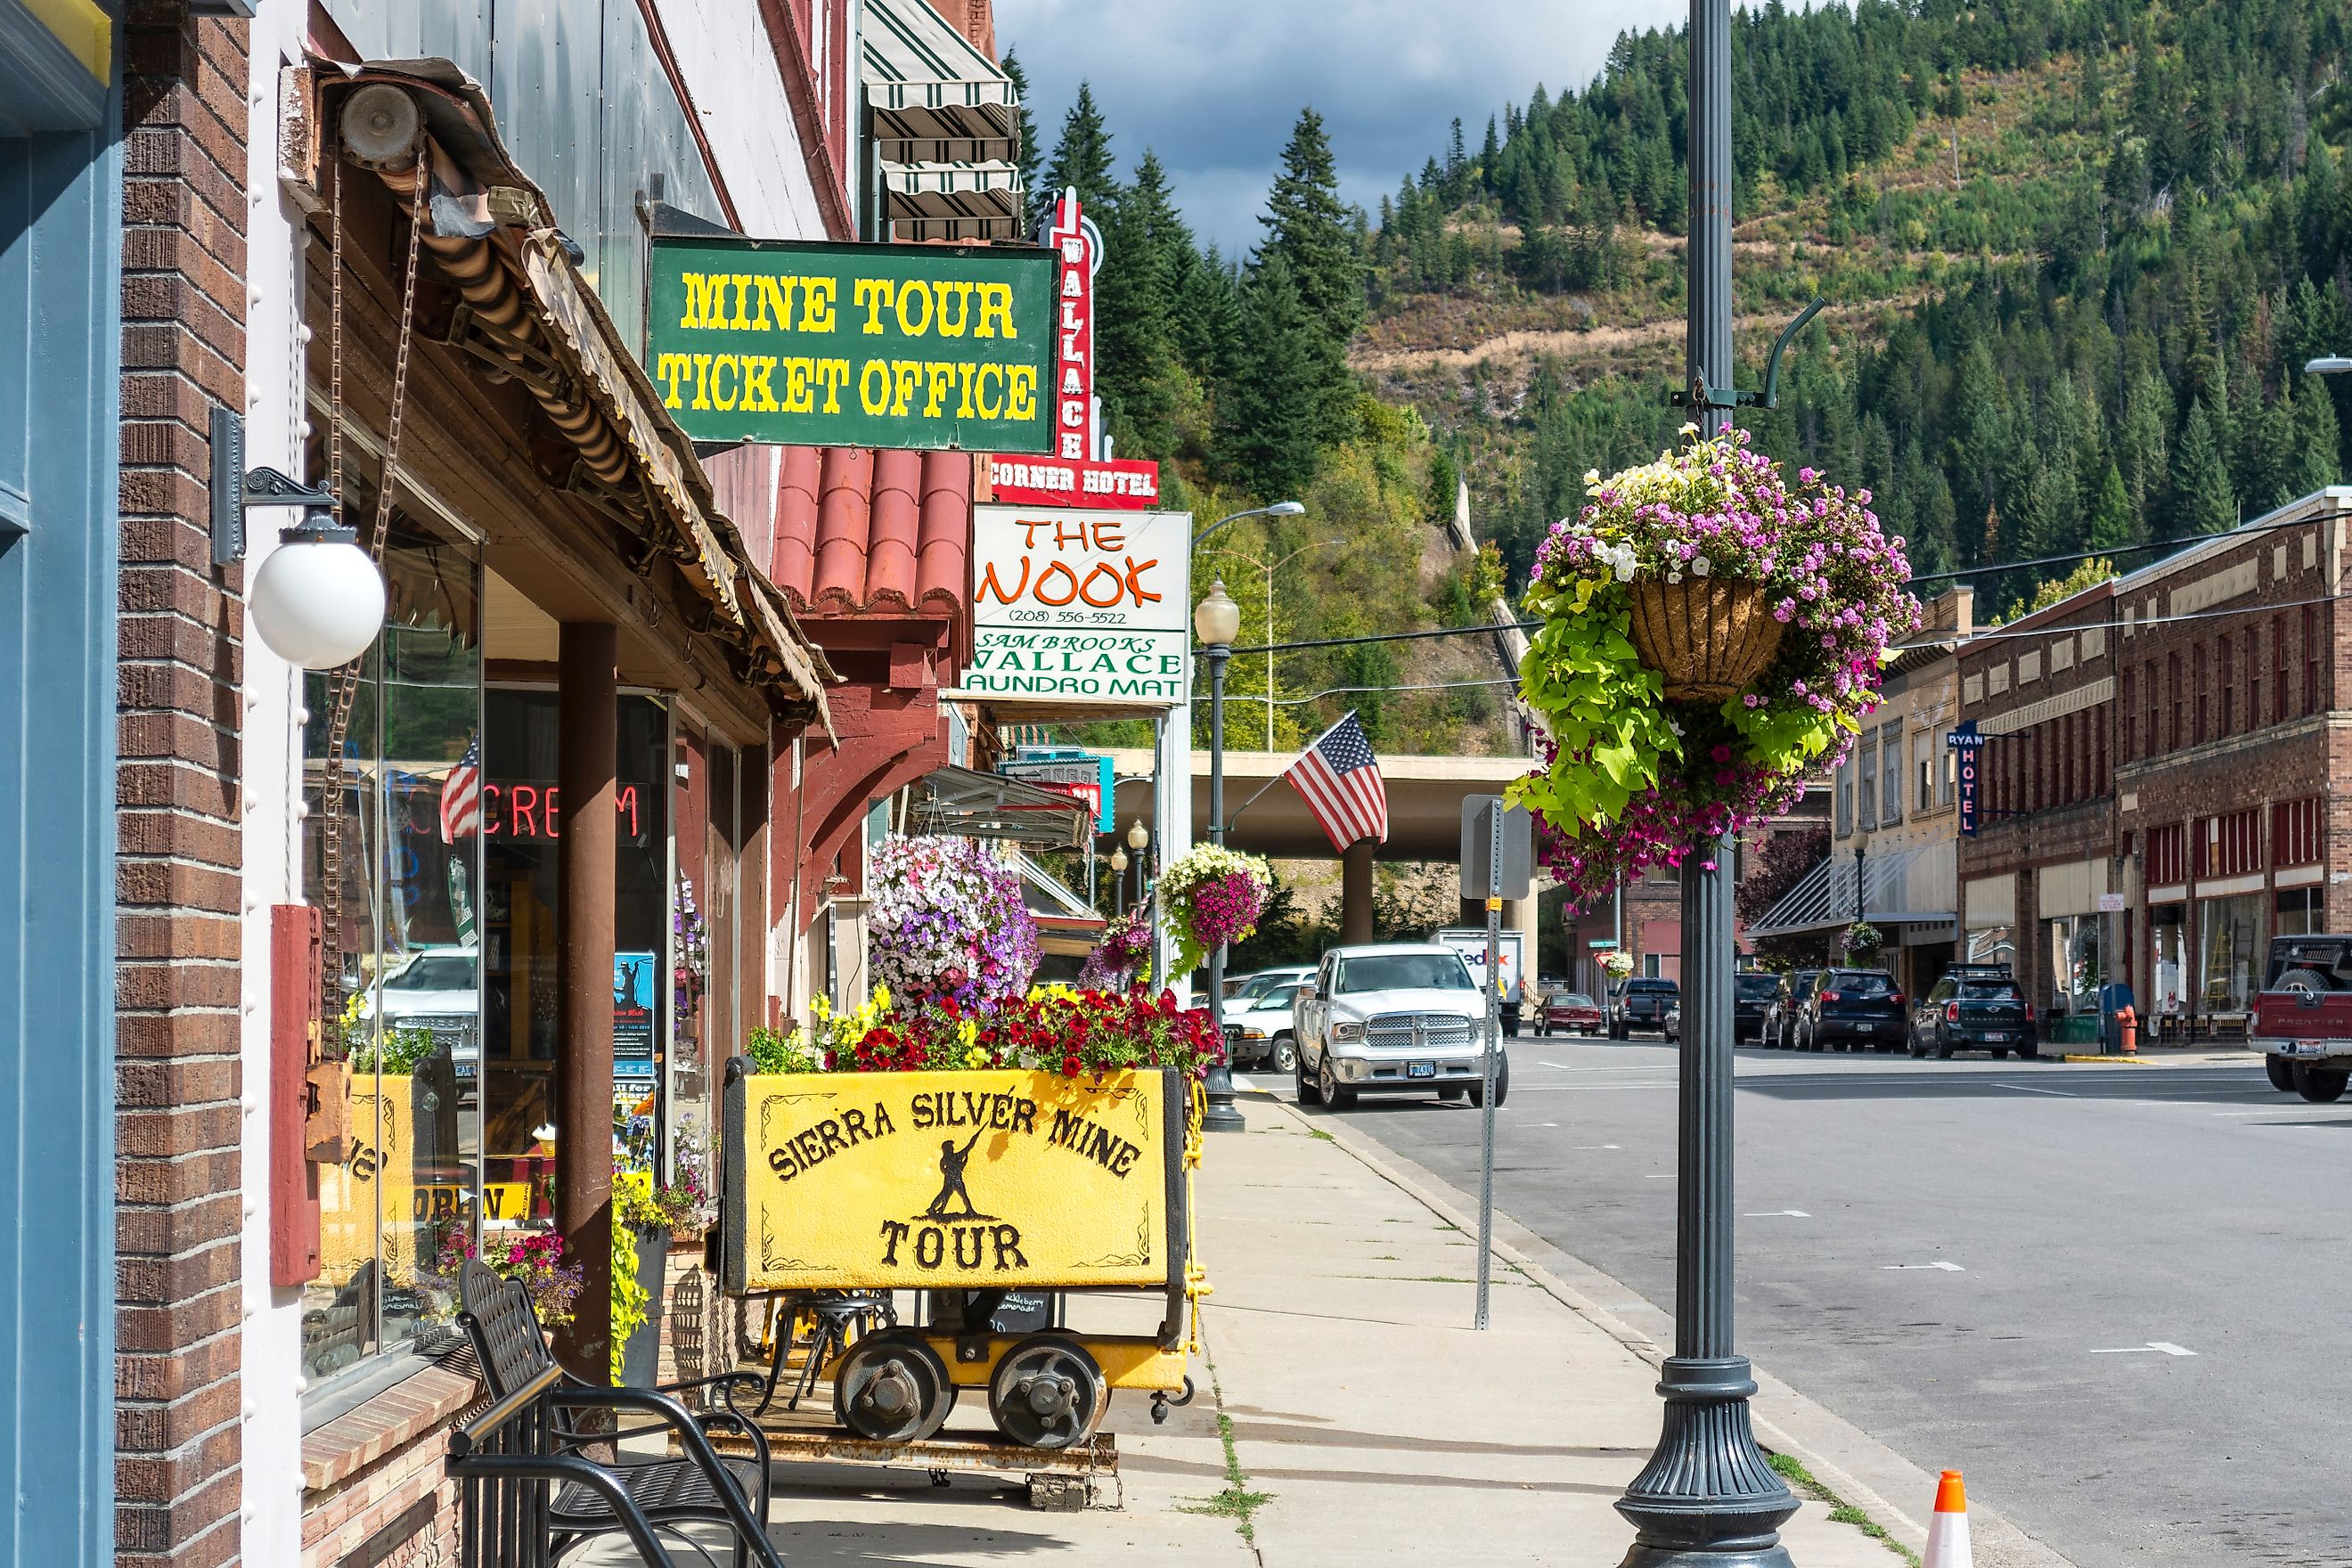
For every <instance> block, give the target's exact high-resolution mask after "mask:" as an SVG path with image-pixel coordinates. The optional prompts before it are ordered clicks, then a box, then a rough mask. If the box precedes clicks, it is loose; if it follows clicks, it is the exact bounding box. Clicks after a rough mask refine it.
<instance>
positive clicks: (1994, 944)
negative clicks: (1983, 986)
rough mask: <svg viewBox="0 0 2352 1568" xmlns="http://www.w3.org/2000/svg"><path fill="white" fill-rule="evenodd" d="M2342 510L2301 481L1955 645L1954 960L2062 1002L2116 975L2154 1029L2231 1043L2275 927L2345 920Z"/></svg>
mask: <svg viewBox="0 0 2352 1568" xmlns="http://www.w3.org/2000/svg"><path fill="white" fill-rule="evenodd" d="M2347 515H2352V489H2346V488H2340V487H2339V488H2331V489H2326V490H2321V491H2318V492H2315V494H2312V495H2309V496H2305V497H2304V498H2303V499H2301V500H2296V501H2294V502H2292V503H2290V504H2288V505H2287V506H2284V507H2282V508H2280V509H2278V510H2275V511H2273V512H2271V513H2269V514H2268V515H2266V516H2263V517H2261V518H2258V519H2255V520H2253V521H2250V522H2248V523H2246V524H2244V525H2243V526H2242V527H2241V528H2239V529H2237V530H2234V531H2231V532H2230V533H2227V534H2222V535H2220V536H2217V537H2216V538H2214V539H2212V540H2210V541H2209V542H2205V543H2201V544H2199V545H2197V546H2195V547H2193V548H2191V549H2189V550H2186V551H2183V552H2180V553H2179V554H2177V555H2174V556H2171V557H2169V558H2168V559H2166V560H2163V561H2160V562H2158V563H2155V564H2153V565H2150V566H2147V567H2144V568H2142V569H2141V570H2139V571H2137V572H2135V573H2133V574H2130V575H2128V576H2126V577H2121V578H2117V579H2114V580H2112V581H2110V582H2108V583H2105V584H2100V585H2098V586H2097V587H2095V588H2091V589H2088V590H2085V591H2084V592H2083V593H2080V594H2077V595H2074V596H2073V597H2071V598H2068V599H2066V600H2063V601H2062V602H2061V603H2059V604H2056V605H2051V606H2049V607H2048V608H2046V609H2044V610H2042V611H2040V612H2038V613H2036V614H2035V615H2032V616H2025V617H2023V618H2021V619H2020V620H2018V621H2016V622H2014V623H2012V624H2011V626H2005V627H2002V628H2000V629H1999V630H1998V631H1997V632H1994V633H1991V634H1989V635H1987V636H1985V637H1980V638H1979V640H1978V641H1977V642H1976V643H1974V644H1972V645H1970V646H1969V647H1964V648H1963V649H1962V651H1961V655H1960V659H1961V668H1962V672H1963V674H1962V694H1961V713H1962V717H1963V718H1968V719H1974V720H1975V721H1977V722H1978V724H1979V728H1980V729H1981V730H1982V731H1984V732H1985V734H1986V735H1987V737H1988V739H1987V742H1986V744H1985V749H1984V752H1983V753H1982V771H1983V779H1984V786H1983V788H1984V794H1983V799H1982V805H1983V810H1982V815H1981V822H1982V826H1981V827H1980V829H1979V833H1978V834H1977V836H1976V837H1974V838H1972V839H1968V840H1965V841H1964V842H1963V845H1962V848H1961V857H1960V868H1961V884H1962V900H1963V905H1964V910H1963V917H1962V918H1963V923H1964V926H1965V928H1966V931H1965V936H1966V940H1965V941H1964V942H1963V949H1964V952H1963V956H1976V957H1983V958H1994V957H1998V958H2009V959H2013V961H2014V962H2015V963H2016V965H2017V972H2018V978H2019V980H2020V981H2021V983H2022V984H2024V985H2025V988H2026V994H2027V995H2028V996H2029V998H2031V999H2032V1001H2033V1002H2034V1004H2035V1005H2036V1006H2037V1007H2040V1008H2044V1009H2049V1010H2051V1011H2053V1013H2055V1014H2058V1015H2061V1016H2063V1015H2064V1014H2066V1013H2069V1012H2073V1013H2082V1012H2085V1011H2088V1010H2092V1009H2094V1008H2095V988H2096V986H2097V984H2099V983H2100V982H2101V981H2103V980H2105V979H2109V978H2120V979H2122V980H2123V981H2125V982H2126V984H2129V985H2130V986H2131V987H2132V989H2133V992H2134V994H2135V997H2136V999H2137V1005H2138V1008H2139V1011H2140V1012H2141V1014H2142V1015H2143V1016H2146V1017H2147V1018H2149V1019H2150V1020H2152V1021H2154V1022H2156V1023H2157V1024H2158V1027H2159V1029H2160V1031H2161V1032H2163V1033H2167V1034H2169V1033H2173V1032H2176V1031H2179V1030H2181V1029H2185V1028H2200V1029H2209V1030H2218V1031H2221V1032H2224V1033H2234V1032H2237V1031H2238V1030H2240V1029H2241V1028H2242V1025H2243V1021H2244V1018H2245V1016H2246V1014H2247V1012H2248V1010H2249V1009H2250V1008H2251V1006H2252V994H2253V993H2254V991H2255V990H2257V989H2258V988H2259V985H2260V982H2261V970H2262V954H2263V949H2264V946H2265V944H2266V943H2267V942H2268V941H2269V939H2270V938H2271V937H2273V936H2274V935H2278V934H2282V933H2292V932H2295V931H2317V930H2340V929H2342V928H2343V926H2344V924H2345V923H2346V922H2348V921H2352V801H2347V799H2345V798H2343V797H2342V796H2340V795H2338V794H2337V793H2336V792H2335V791H2333V790H2332V789H2331V788H2330V784H2329V781H2330V780H2331V779H2332V778H2334V777H2337V776H2341V773H2342V772H2343V770H2345V769H2347V768H2352V730H2347V729H2346V728H2345V727H2344V726H2343V725H2341V724H2340V723H2339V721H2338V718H2337V694H2338V693H2339V692H2340V691H2342V690H2344V689H2347V687H2346V685H2345V684H2344V683H2345V680H2346V677H2347V671H2346V670H2345V668H2344V666H2345V665H2346V662H2347V660H2348V659H2352V647H2347V640H2352V639H2347V637H2345V636H2343V635H2342V630H2341V617H2340V614H2339V610H2338V606H2337V604H2336V593H2337V586H2338V584H2340V582H2341V580H2342V575H2343V564H2344V549H2345V531H2346V519H2347ZM2045 1032H2046V1027H2045Z"/></svg>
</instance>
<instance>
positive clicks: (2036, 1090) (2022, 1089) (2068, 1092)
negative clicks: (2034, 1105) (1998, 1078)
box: [1993, 1083, 2094, 1100]
mask: <svg viewBox="0 0 2352 1568" xmlns="http://www.w3.org/2000/svg"><path fill="white" fill-rule="evenodd" d="M1993 1088H1995V1089H2015V1090H2017V1091H2018V1092H2019V1093H2020V1094H2054V1095H2056V1096H2057V1097H2058V1098H2059V1099H2061V1100H2084V1099H2089V1098H2094V1097H2091V1096H2085V1095H2080V1094H2076V1093H2075V1092H2074V1090H2072V1089H2043V1088H2042V1086H2041V1085H2039V1084H2032V1083H1997V1084H1995V1085H1993Z"/></svg>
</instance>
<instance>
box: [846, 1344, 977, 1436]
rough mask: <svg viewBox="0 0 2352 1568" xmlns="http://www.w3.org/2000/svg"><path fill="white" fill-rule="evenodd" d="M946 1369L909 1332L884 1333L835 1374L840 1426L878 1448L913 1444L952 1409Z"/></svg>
mask: <svg viewBox="0 0 2352 1568" xmlns="http://www.w3.org/2000/svg"><path fill="white" fill-rule="evenodd" d="M955 1400H956V1390H955V1384H951V1383H950V1382H949V1381H948V1369H947V1364H946V1363H944V1362H942V1361H940V1357H939V1352H936V1351H934V1350H932V1349H931V1347H930V1346H929V1345H927V1344H925V1343H924V1342H923V1340H922V1336H920V1335H919V1334H918V1333H916V1332H915V1331H913V1330H911V1329H885V1330H883V1331H881V1332H880V1333H877V1334H868V1335H866V1337H865V1338H864V1339H862V1340H860V1341H858V1342H856V1344H855V1345H853V1346H851V1347H850V1350H849V1353H848V1354H847V1355H845V1356H844V1357H842V1358H841V1367H840V1370H838V1371H837V1372H835V1373H834V1374H833V1408H834V1412H835V1415H838V1416H839V1417H840V1418H841V1422H842V1424H843V1425H844V1426H847V1427H848V1428H849V1429H850V1430H851V1431H852V1432H855V1433H856V1434H857V1435H858V1436H861V1437H867V1438H871V1439H873V1440H874V1441H876V1442H877V1443H916V1442H920V1441H921V1440H922V1439H924V1438H926V1437H928V1436H930V1435H931V1434H932V1433H934V1432H937V1431H938V1430H939V1429H940V1426H941V1424H942V1423H944V1422H945V1421H946V1420H947V1418H948V1412H949V1411H950V1410H952V1409H954V1408H955Z"/></svg>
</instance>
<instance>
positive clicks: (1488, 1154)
mask: <svg viewBox="0 0 2352 1568" xmlns="http://www.w3.org/2000/svg"><path fill="white" fill-rule="evenodd" d="M1484 870H1485V872H1486V1047H1485V1048H1484V1049H1483V1050H1481V1051H1480V1052H1479V1053H1478V1081H1479V1084H1480V1093H1479V1096H1478V1121H1479V1127H1478V1323H1477V1326H1478V1327H1479V1328H1480V1329H1484V1328H1485V1327H1486V1291H1487V1286H1488V1284H1489V1282H1490V1277H1491V1275H1492V1273H1493V1271H1494V1262H1495V1053H1496V1051H1498V1050H1500V1049H1502V1032H1503V1005H1502V997H1503V987H1502V984H1501V982H1502V978H1503V963H1502V949H1503V900H1502V891H1503V803H1502V801H1501V800H1500V799H1496V801H1494V802H1493V803H1492V804H1491V805H1488V806H1487V807H1486V867H1485V868H1484Z"/></svg>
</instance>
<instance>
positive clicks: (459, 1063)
mask: <svg viewBox="0 0 2352 1568" xmlns="http://www.w3.org/2000/svg"><path fill="white" fill-rule="evenodd" d="M383 569H384V577H385V581H386V584H387V590H388V599H389V606H388V608H389V614H388V616H387V625H386V627H385V631H384V635H383V637H381V638H379V639H378V641H377V643H376V645H375V646H374V647H372V648H371V649H369V651H368V652H367V654H366V655H365V656H364V657H363V658H362V659H361V661H360V662H359V664H358V666H357V668H356V672H355V676H341V675H339V674H338V672H335V671H323V672H320V671H314V672H311V673H310V675H308V676H307V677H306V678H305V684H304V702H305V706H306V707H307V708H308V709H309V710H310V721H309V723H308V725H307V727H306V729H305V732H304V747H303V770H304V781H303V783H304V799H305V802H306V804H307V805H309V807H310V815H309V816H308V817H307V818H306V819H305V821H304V863H305V884H306V885H305V889H304V896H305V897H306V898H307V899H308V900H310V901H311V902H312V903H315V904H317V905H319V906H320V909H321V910H322V913H323V915H324V918H325V920H326V921H327V922H328V925H329V945H330V950H331V952H332V953H333V954H334V955H335V956H334V959H333V963H332V967H331V973H329V974H328V975H327V977H326V981H327V984H326V992H327V1006H328V1008H329V1010H330V1012H331V1013H333V1014H335V1015H336V1016H335V1019H334V1020H333V1023H334V1026H333V1027H331V1028H330V1030H329V1031H328V1041H327V1050H326V1055H327V1058H328V1060H329V1062H330V1063H331V1065H332V1066H334V1067H335V1068H339V1069H340V1070H339V1071H337V1072H335V1073H333V1074H331V1076H330V1078H329V1083H330V1084H333V1083H335V1082H336V1081H338V1080H340V1082H341V1086H342V1111H343V1116H342V1131H341V1137H340V1140H339V1146H340V1157H338V1158H333V1159H329V1160H323V1161H321V1162H320V1164H319V1167H318V1170H319V1205H320V1275H319V1278H318V1279H315V1280H313V1281H312V1282H311V1283H310V1286H309V1287H308V1288H307V1289H306V1290H305V1292H304V1300H303V1313H302V1364H303V1372H304V1374H305V1375H306V1376H308V1377H310V1378H311V1379H313V1380H316V1379H318V1378H320V1377H322V1376H325V1375H328V1374H331V1373H335V1372H338V1371H341V1369H342V1368H344V1367H347V1366H350V1365H352V1364H353V1363H357V1362H359V1361H360V1360H362V1358H364V1357H366V1356H368V1355H370V1354H373V1353H374V1352H377V1351H380V1350H383V1349H388V1348H394V1347H397V1346H401V1345H404V1344H408V1343H412V1342H420V1343H421V1344H422V1348H425V1349H428V1350H432V1349H436V1348H438V1347H439V1346H440V1345H441V1344H443V1343H446V1342H449V1341H450V1340H451V1339H452V1338H453V1332H454V1330H453V1325H454V1320H455V1317H456V1295H455V1288H454V1284H455V1282H454V1270H453V1269H452V1268H449V1267H448V1266H447V1263H446V1255H447V1254H448V1253H449V1252H450V1251H451V1249H452V1241H453V1238H458V1239H460V1240H462V1239H463V1238H464V1237H468V1236H469V1235H470V1234H471V1231H472V1228H473V1224H474V1215H475V1213H476V1209H477V1205H478V1179H479V1106H478V1086H479V1083H480V1072H481V1026H480V1021H481V975H480V971H481V952H480V945H479V943H480V915H479V910H478V894H477V889H478V888H479V887H480V885H481V868H480V845H481V836H480V833H479V831H478V798H479V787H480V752H479V742H478V738H479V734H480V720H481V658H480V624H479V611H478V605H479V604H480V580H479V566H478V563H477V562H476V561H475V560H474V559H473V558H472V556H471V553H470V552H468V551H466V550H463V549H460V548H458V547H457V546H455V545H453V544H452V543H450V542H448V541H446V540H444V539H442V538H440V537H438V536H437V535H436V534H433V533H431V532H428V531H425V530H423V529H421V528H419V527H417V526H415V525H414V524H412V523H411V522H409V521H408V520H406V519H404V518H401V517H399V516H397V515H395V518H394V526H393V529H392V531H391V533H390V535H389V536H388V537H387V539H386V541H385V546H384V555H383ZM339 705H340V706H341V708H342V710H343V714H344V721H343V723H342V725H341V767H340V768H332V769H331V768H330V766H329V756H330V747H331V744H332V742H333V740H334V737H335V731H336V730H337V727H338V726H337V710H338V707H339ZM335 816H340V822H339V823H338V822H335V821H333V820H332V818H333V817H335ZM331 841H332V842H331ZM330 1120H331V1118H330Z"/></svg>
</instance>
